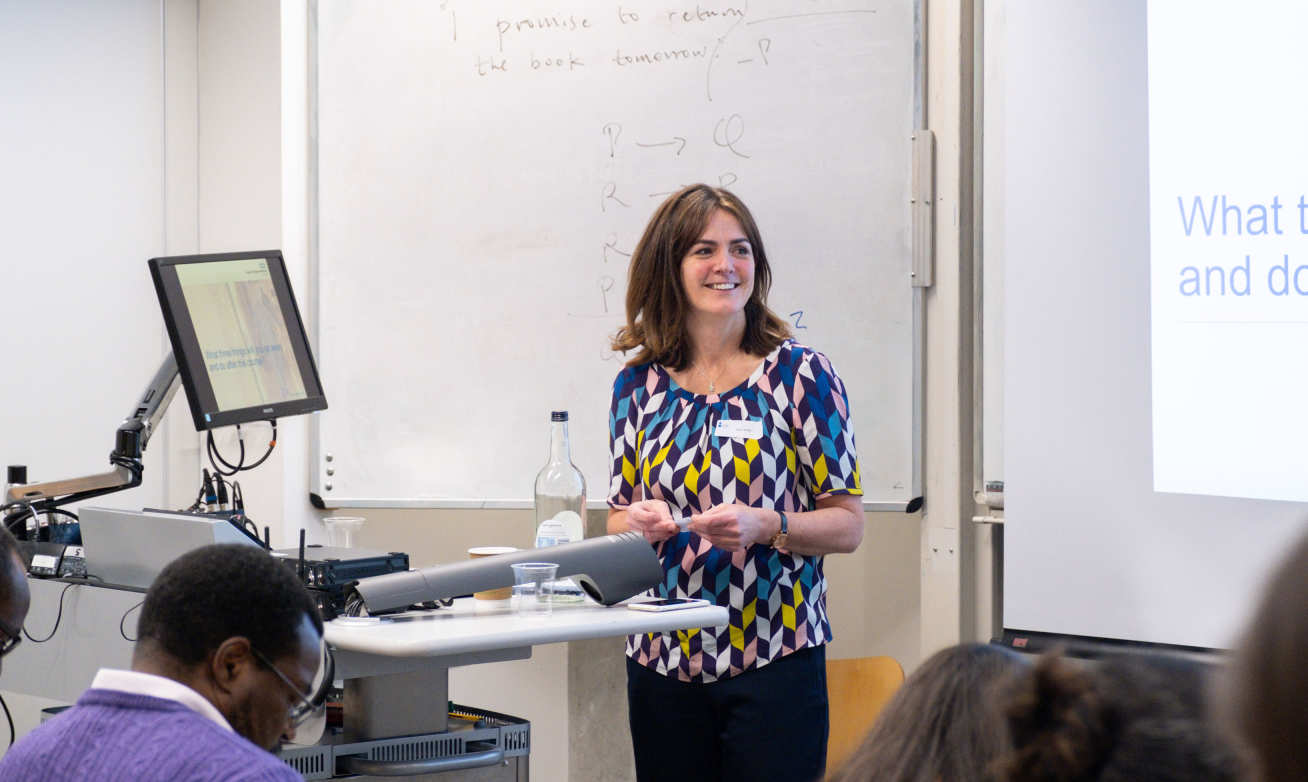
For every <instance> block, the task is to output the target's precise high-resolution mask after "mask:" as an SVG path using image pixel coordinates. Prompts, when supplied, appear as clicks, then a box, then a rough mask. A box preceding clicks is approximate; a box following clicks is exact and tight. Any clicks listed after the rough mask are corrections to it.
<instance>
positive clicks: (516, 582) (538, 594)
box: [510, 562, 559, 617]
mask: <svg viewBox="0 0 1308 782" xmlns="http://www.w3.org/2000/svg"><path fill="white" fill-rule="evenodd" d="M510 567H512V568H513V612H514V613H516V614H519V615H521V616H527V617H542V616H549V614H550V609H551V607H552V606H553V600H552V599H551V598H552V597H553V595H554V576H555V575H556V574H557V573H558V572H559V566H558V565H557V564H555V563H553V562H519V563H517V564H514V565H510Z"/></svg>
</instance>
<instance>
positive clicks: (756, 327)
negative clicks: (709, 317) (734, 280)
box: [612, 185, 790, 370]
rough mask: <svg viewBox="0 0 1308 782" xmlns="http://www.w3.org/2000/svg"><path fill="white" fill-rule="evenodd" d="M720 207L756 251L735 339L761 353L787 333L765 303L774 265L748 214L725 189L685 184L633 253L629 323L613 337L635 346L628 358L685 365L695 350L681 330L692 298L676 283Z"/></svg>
mask: <svg viewBox="0 0 1308 782" xmlns="http://www.w3.org/2000/svg"><path fill="white" fill-rule="evenodd" d="M719 209H721V210H723V211H724V212H727V213H728V214H730V215H731V216H732V217H735V218H736V220H738V221H739V222H740V227H741V228H742V229H743V230H744V231H745V238H747V239H748V240H749V244H750V249H751V251H752V252H753V255H754V290H753V292H752V293H751V294H750V297H749V301H748V302H746V304H745V335H744V336H743V337H742V338H741V341H740V347H741V348H742V349H743V350H744V351H745V352H747V353H750V354H753V355H756V356H765V355H767V354H768V353H770V352H771V351H772V349H773V348H775V347H776V346H777V345H780V344H781V342H782V341H783V340H785V339H786V338H787V337H789V336H790V327H789V326H787V325H786V322H785V321H784V320H782V319H781V318H780V317H779V316H777V314H776V313H774V312H772V310H770V309H768V305H767V298H768V290H769V289H770V288H771V287H772V269H771V267H770V266H768V257H767V253H766V252H765V251H764V250H763V237H762V235H761V234H760V233H759V230H758V225H757V224H756V223H755V222H754V216H753V215H752V214H750V212H749V209H748V208H746V206H745V204H744V202H742V201H741V200H740V199H739V198H737V197H736V196H735V195H733V194H732V193H731V192H729V191H727V190H724V189H722V188H720V187H709V186H708V185H690V186H688V187H685V188H682V189H681V190H679V191H677V192H676V193H673V194H672V195H671V196H669V197H668V199H667V200H666V201H664V202H663V203H662V204H660V205H659V208H658V209H656V210H655V211H654V216H653V217H651V218H650V220H649V225H647V226H645V233H644V235H642V236H641V237H640V242H639V243H638V244H637V245H636V250H635V252H633V253H632V254H631V266H630V268H629V270H628V275H627V323H626V325H625V326H623V327H622V328H620V329H618V332H617V333H616V334H615V335H614V336H613V343H612V347H613V349H614V350H616V351H618V352H621V353H627V352H629V351H632V350H635V351H636V355H635V356H634V357H632V358H631V359H629V360H628V361H627V366H638V365H640V364H646V363H649V362H651V361H656V362H658V363H660V364H662V365H664V366H666V367H669V368H671V369H676V370H681V369H685V368H686V367H688V366H690V362H691V360H692V359H693V356H691V355H690V338H689V335H688V334H687V332H686V312H687V309H688V308H689V306H690V305H689V300H688V299H687V297H686V291H685V290H684V289H683V287H682V283H681V262H682V260H684V259H685V257H686V254H687V253H689V252H690V249H691V247H693V246H694V244H695V242H696V241H698V240H699V237H700V236H701V235H703V233H704V229H705V228H707V227H708V224H709V221H710V220H711V219H712V218H713V214H714V213H715V212H717V210H719Z"/></svg>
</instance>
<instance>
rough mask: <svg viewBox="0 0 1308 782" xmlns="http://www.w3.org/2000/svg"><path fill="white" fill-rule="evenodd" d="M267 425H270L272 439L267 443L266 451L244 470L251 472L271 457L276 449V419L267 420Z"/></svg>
mask: <svg viewBox="0 0 1308 782" xmlns="http://www.w3.org/2000/svg"><path fill="white" fill-rule="evenodd" d="M268 423H269V424H271V425H272V439H270V440H269V441H268V450H266V451H264V452H263V456H261V457H259V461H257V462H255V463H254V464H252V465H250V466H249V467H246V468H245V469H247V470H253V469H254V468H255V467H258V466H259V465H261V464H263V463H264V462H266V461H268V457H269V456H272V452H273V449H274V448H276V447H277V419H276V418H273V419H271V420H269V421H268Z"/></svg>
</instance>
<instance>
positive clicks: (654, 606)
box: [627, 597, 709, 612]
mask: <svg viewBox="0 0 1308 782" xmlns="http://www.w3.org/2000/svg"><path fill="white" fill-rule="evenodd" d="M708 604H709V601H707V600H704V599H703V598H698V597H695V598H691V597H654V598H645V599H643V600H633V601H631V602H630V603H627V608H630V609H631V610H632V611H655V612H661V611H677V610H680V609H682V608H699V607H700V606H706V605H708Z"/></svg>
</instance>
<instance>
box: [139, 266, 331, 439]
mask: <svg viewBox="0 0 1308 782" xmlns="http://www.w3.org/2000/svg"><path fill="white" fill-rule="evenodd" d="M150 274H151V276H152V277H153V278H154V286H155V290H156V292H158V294H159V304H160V306H161V307H162V309H163V317H164V324H165V325H166V326H167V328H168V338H169V339H170V340H171V341H172V345H173V355H174V357H175V358H176V359H177V369H178V372H179V373H180V374H181V377H182V386H183V387H184V388H185V389H186V397H187V400H188V401H189V402H190V405H191V417H192V418H193V419H194V420H195V428H196V429H197V430H201V431H202V430H205V429H214V428H217V427H220V426H230V425H232V424H241V423H248V422H251V421H267V420H271V419H275V418H282V417H284V416H288V415H298V414H300V413H309V412H313V411H314V410H324V409H326V408H327V399H326V398H325V397H324V396H323V392H322V384H321V383H320V381H319V379H318V370H317V367H315V366H314V363H313V355H312V354H311V353H310V352H309V340H308V338H307V337H306V336H305V333H304V323H303V322H302V321H301V320H300V311H299V308H298V307H296V304H295V296H294V294H293V293H292V292H291V282H290V279H289V277H287V274H286V264H285V262H284V261H283V260H282V254H281V251H280V250H267V251H264V252H243V253H219V254H213V255H189V256H178V257H173V258H153V259H151V260H150Z"/></svg>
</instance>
